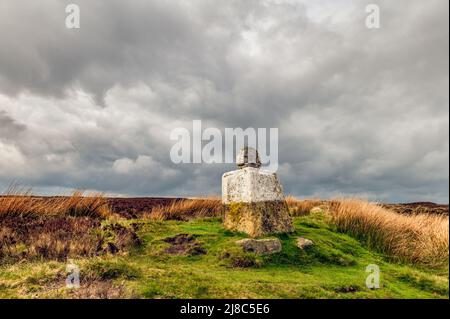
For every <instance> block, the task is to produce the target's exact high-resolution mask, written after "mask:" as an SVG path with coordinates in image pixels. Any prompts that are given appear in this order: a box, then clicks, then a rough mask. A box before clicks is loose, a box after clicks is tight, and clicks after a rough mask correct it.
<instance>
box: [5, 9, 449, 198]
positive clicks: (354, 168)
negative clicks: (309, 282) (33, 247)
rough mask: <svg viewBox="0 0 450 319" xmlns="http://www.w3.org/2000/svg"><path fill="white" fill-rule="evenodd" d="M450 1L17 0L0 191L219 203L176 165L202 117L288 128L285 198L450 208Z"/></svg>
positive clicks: (210, 185)
mask: <svg viewBox="0 0 450 319" xmlns="http://www.w3.org/2000/svg"><path fill="white" fill-rule="evenodd" d="M69 3H77V4H78V5H79V6H80V9H81V28H80V29H67V28H66V27H65V18H66V13H65V7H66V5H67V4H69ZM367 3H377V4H379V6H380V9H381V28H380V29H368V28H367V27H366V26H365V18H366V16H367V13H366V12H365V7H366V4H367ZM448 3H449V2H448V1H447V0H428V1H423V0H395V1H392V0H386V1H363V0H361V1H358V0H355V1H351V0H314V1H306V0H298V1H296V0H285V1H283V0H261V1H256V0H245V1H242V0H235V1H211V0H192V1H186V0H179V1H177V0H171V1H147V0H145V1H144V0H130V1H119V0H72V1H61V0H40V1H35V0H2V1H1V2H0V190H1V191H3V190H5V189H6V188H7V187H8V185H10V184H11V183H12V182H15V183H18V184H20V185H23V186H30V187H33V190H34V191H35V192H36V193H44V194H52V193H64V192H67V191H69V190H72V189H74V188H83V189H88V190H98V191H103V192H106V193H109V194H121V195H127V196H131V195H139V196H140V195H144V196H151V195H175V196H181V195H183V196H188V195H193V196H198V195H209V194H220V185H221V179H220V178H221V175H222V174H223V173H224V172H225V171H228V170H231V169H233V167H234V165H231V164H214V165H209V164H178V165H175V164H173V163H172V162H171V161H170V157H169V152H170V149H171V147H172V145H173V143H174V142H173V141H171V140H170V139H169V134H170V132H171V130H172V129H173V128H175V127H187V128H189V127H192V120H196V119H200V120H202V123H203V126H204V127H208V126H210V127H217V128H219V129H221V130H223V129H224V128H225V127H230V128H234V127H242V128H247V127H254V128H264V127H266V128H270V127H276V128H278V129H279V169H278V174H279V176H280V179H281V182H282V184H283V186H284V189H285V192H286V193H290V194H293V195H296V196H299V197H302V198H303V197H323V198H328V197H333V196H340V195H353V196H362V197H366V198H370V199H373V200H378V201H390V202H405V201H435V202H442V203H448V200H449V198H448V196H449V195H448V194H449V188H448V187H449V168H448V165H449V119H448V116H449V91H448V85H449V73H448V69H449V58H448V54H449V16H448V10H449V8H448V5H449V4H448Z"/></svg>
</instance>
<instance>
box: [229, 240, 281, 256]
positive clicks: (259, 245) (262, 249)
mask: <svg viewBox="0 0 450 319" xmlns="http://www.w3.org/2000/svg"><path fill="white" fill-rule="evenodd" d="M236 244H237V245H239V246H241V247H242V248H243V250H244V251H246V252H252V253H255V254H257V255H267V254H274V253H278V252H280V251H281V249H282V246H281V241H280V240H279V239H278V238H267V239H241V240H238V241H236Z"/></svg>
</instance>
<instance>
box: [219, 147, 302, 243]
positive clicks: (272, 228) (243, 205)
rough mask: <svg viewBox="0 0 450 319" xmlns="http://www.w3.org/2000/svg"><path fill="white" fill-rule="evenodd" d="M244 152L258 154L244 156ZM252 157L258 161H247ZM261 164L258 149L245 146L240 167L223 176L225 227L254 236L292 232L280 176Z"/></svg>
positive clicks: (240, 156) (240, 157)
mask: <svg viewBox="0 0 450 319" xmlns="http://www.w3.org/2000/svg"><path fill="white" fill-rule="evenodd" d="M243 152H244V153H245V152H250V153H252V152H255V153H256V155H253V156H247V154H245V155H242V153H243ZM252 158H253V159H254V162H255V163H246V162H245V161H247V160H248V159H252ZM240 161H241V162H240ZM242 161H244V163H242ZM260 165H261V163H260V162H259V157H258V154H257V152H256V150H254V149H250V148H246V149H243V150H241V154H240V155H239V156H238V167H240V168H241V169H238V170H235V171H231V172H228V173H225V174H224V175H223V177H222V203H223V206H224V227H225V228H226V229H228V230H231V231H239V232H244V233H247V234H248V235H250V236H252V237H258V236H265V235H268V234H275V233H287V232H292V231H293V230H294V228H293V226H292V221H291V217H290V215H289V209H288V206H287V204H286V201H285V199H284V195H283V189H282V187H281V184H280V182H279V180H278V177H277V175H276V174H275V173H273V172H269V171H265V170H261V169H259V167H260Z"/></svg>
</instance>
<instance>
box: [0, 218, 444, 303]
mask: <svg viewBox="0 0 450 319" xmlns="http://www.w3.org/2000/svg"><path fill="white" fill-rule="evenodd" d="M133 223H138V224H139V227H138V229H139V230H138V235H139V237H140V238H141V240H142V244H141V245H140V246H137V247H135V248H132V249H131V250H130V251H128V252H127V253H123V254H115V255H111V254H108V255H105V256H100V257H95V258H93V259H91V258H78V259H75V260H73V262H74V263H75V264H76V265H78V266H79V267H80V279H81V287H80V288H79V289H72V290H71V289H67V288H65V282H64V280H65V277H66V272H65V267H66V264H65V263H63V262H58V261H32V262H26V263H22V264H15V265H5V266H3V267H2V268H1V269H0V297H3V298H4V297H39V298H45V297H62V298H77V297H83V298H84V297H89V298H92V297H93V298H108V297H113V298H129V297H135V298H448V264H447V265H445V266H442V265H441V266H439V267H436V268H433V269H432V268H429V267H427V268H425V267H422V266H420V265H414V264H410V263H400V262H396V261H393V260H392V259H391V258H388V257H387V256H386V255H384V254H382V253H378V252H374V251H372V250H370V249H368V246H367V245H365V244H364V243H361V242H359V241H358V240H357V239H355V238H352V237H351V236H349V235H347V234H344V233H339V232H338V231H337V229H336V227H335V226H334V225H333V224H330V223H329V221H328V219H327V217H326V215H325V214H324V212H323V211H319V210H314V212H313V213H311V214H309V215H306V216H300V217H295V218H294V225H295V233H293V234H289V235H280V236H278V237H279V239H280V240H281V241H282V244H283V250H282V251H281V252H280V253H277V254H273V255H269V256H255V255H252V254H249V253H243V252H242V251H241V250H239V249H237V247H236V245H235V241H236V240H239V239H241V238H245V237H246V236H245V235H244V234H236V233H230V232H228V231H225V230H224V229H223V227H222V224H221V220H220V219H219V218H206V219H190V220H189V221H176V220H169V221H154V220H148V219H142V220H135V221H133ZM180 234H183V235H182V236H181V235H180ZM297 236H303V237H306V238H309V239H311V240H313V241H314V243H315V245H314V246H311V247H308V248H306V249H305V250H301V249H299V248H297V247H296V244H295V242H296V238H297ZM181 237H183V238H188V239H189V238H191V239H192V240H190V241H189V242H195V245H196V247H201V249H202V250H203V251H204V252H205V253H202V254H191V253H182V254H174V253H168V251H169V250H170V248H171V247H172V245H173V244H174V240H170V239H173V238H181ZM175 242H177V243H178V241H175ZM371 264H372V265H373V264H375V265H377V266H378V267H379V268H380V288H379V289H369V288H367V287H366V278H367V276H368V275H369V273H368V272H366V267H367V266H368V265H371Z"/></svg>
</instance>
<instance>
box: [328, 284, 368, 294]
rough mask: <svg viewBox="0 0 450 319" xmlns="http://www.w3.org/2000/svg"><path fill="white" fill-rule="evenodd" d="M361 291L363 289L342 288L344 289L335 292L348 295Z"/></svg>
mask: <svg viewBox="0 0 450 319" xmlns="http://www.w3.org/2000/svg"><path fill="white" fill-rule="evenodd" d="M360 290H361V289H360V288H359V287H358V286H342V287H338V288H336V289H335V290H334V291H336V292H339V293H344V294H348V293H355V292H358V291H360Z"/></svg>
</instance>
